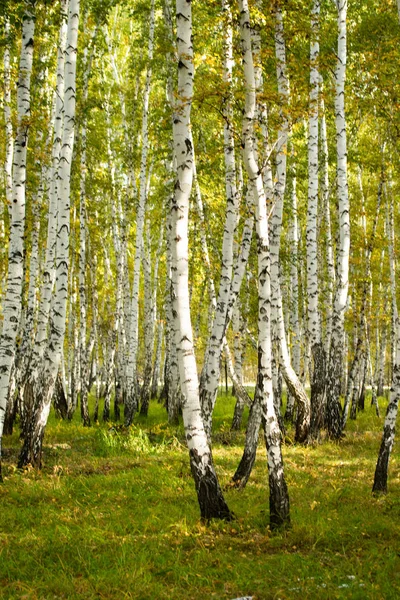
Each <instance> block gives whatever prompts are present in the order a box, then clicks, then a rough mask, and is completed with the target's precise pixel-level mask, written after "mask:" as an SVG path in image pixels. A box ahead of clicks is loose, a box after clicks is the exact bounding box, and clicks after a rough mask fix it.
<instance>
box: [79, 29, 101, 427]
mask: <svg viewBox="0 0 400 600" xmlns="http://www.w3.org/2000/svg"><path fill="white" fill-rule="evenodd" d="M85 25H86V23H85ZM85 28H86V27H84V29H85ZM97 30H98V28H97V26H96V27H95V29H94V30H93V33H92V35H91V37H90V44H91V51H90V54H89V55H88V47H87V46H85V48H84V50H83V92H82V106H83V116H82V124H81V130H80V142H81V157H80V202H79V313H80V315H79V345H80V349H79V358H80V379H81V385H80V390H81V394H80V402H81V416H82V421H83V424H84V425H85V426H89V425H90V416H89V408H88V395H89V391H90V390H89V388H88V380H89V352H88V347H87V341H86V329H87V298H86V288H87V273H86V262H87V261H86V253H87V249H86V238H87V224H86V171H87V168H86V145H87V123H86V121H87V117H86V110H87V100H88V94H89V77H90V72H91V67H92V61H93V51H94V42H95V38H96V34H97Z"/></svg>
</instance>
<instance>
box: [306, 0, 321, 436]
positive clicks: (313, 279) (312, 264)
mask: <svg viewBox="0 0 400 600" xmlns="http://www.w3.org/2000/svg"><path fill="white" fill-rule="evenodd" d="M319 13H320V2H319V0H314V2H313V6H312V11H311V36H312V37H311V42H310V95H309V121H308V203H307V232H306V246H307V328H308V331H307V336H308V341H309V343H310V347H311V353H312V358H313V364H312V374H311V432H310V433H311V435H312V437H313V438H318V437H319V433H320V429H321V428H322V427H323V424H324V408H325V407H324V404H325V352H324V346H323V344H322V333H321V316H320V310H319V277H318V271H319V268H318V267H319V261H318V237H319V223H318V171H319V156H318V137H319V136H318V133H319V132H318V100H319V98H318V97H319V82H320V76H319V72H318V60H319Z"/></svg>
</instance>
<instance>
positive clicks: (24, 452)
mask: <svg viewBox="0 0 400 600" xmlns="http://www.w3.org/2000/svg"><path fill="white" fill-rule="evenodd" d="M37 417H38V415H37V412H36V413H35V414H34V415H33V418H32V423H31V425H30V426H29V427H28V430H27V432H26V435H25V438H24V443H23V445H22V448H21V452H20V454H19V457H18V468H19V469H23V468H24V467H27V466H28V465H32V467H34V468H35V469H41V468H42V451H43V438H44V430H45V428H44V427H43V426H42V425H41V424H40V423H38V422H37Z"/></svg>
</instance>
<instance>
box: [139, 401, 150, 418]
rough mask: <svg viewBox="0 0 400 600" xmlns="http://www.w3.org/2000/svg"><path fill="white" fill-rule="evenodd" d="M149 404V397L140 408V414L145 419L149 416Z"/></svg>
mask: <svg viewBox="0 0 400 600" xmlns="http://www.w3.org/2000/svg"><path fill="white" fill-rule="evenodd" d="M149 404H150V396H147V397H146V398H144V399H143V400H142V405H141V407H140V414H141V415H143V416H144V417H147V415H148V414H149Z"/></svg>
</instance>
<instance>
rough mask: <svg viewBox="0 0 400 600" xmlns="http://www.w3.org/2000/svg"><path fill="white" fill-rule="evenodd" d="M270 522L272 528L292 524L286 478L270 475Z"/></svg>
mask: <svg viewBox="0 0 400 600" xmlns="http://www.w3.org/2000/svg"><path fill="white" fill-rule="evenodd" d="M269 523H270V527H271V529H272V530H275V529H279V528H282V527H288V526H289V525H290V502H289V494H288V489H287V485H286V481H285V479H282V481H280V482H279V484H277V482H276V480H275V478H274V477H271V475H270V476H269Z"/></svg>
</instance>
